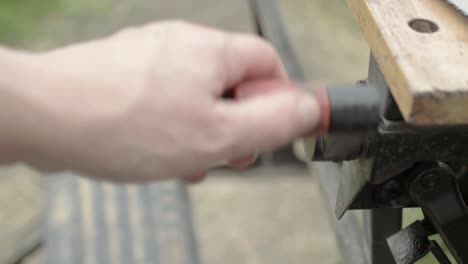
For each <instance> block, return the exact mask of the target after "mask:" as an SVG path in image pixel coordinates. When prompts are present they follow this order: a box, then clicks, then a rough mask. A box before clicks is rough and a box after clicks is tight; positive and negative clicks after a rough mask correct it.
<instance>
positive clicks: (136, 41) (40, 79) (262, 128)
mask: <svg viewBox="0 0 468 264" xmlns="http://www.w3.org/2000/svg"><path fill="white" fill-rule="evenodd" d="M286 80H287V77H286V74H285V71H284V68H283V66H282V63H281V61H280V59H279V57H278V55H277V53H276V52H275V50H274V49H273V48H272V46H271V45H270V44H268V43H267V42H265V41H264V40H261V39H260V38H258V37H255V36H252V35H246V34H235V33H227V32H223V31H219V30H216V29H211V28H207V27H203V26H198V25H193V24H189V23H186V22H180V21H167V22H159V23H153V24H149V25H145V26H141V27H135V28H130V29H125V30H123V31H120V32H118V33H116V34H114V35H111V36H109V37H107V38H103V39H99V40H95V41H89V42H86V43H80V44H75V45H71V46H68V47H64V48H59V49H55V50H51V51H48V52H42V53H27V52H23V51H15V50H11V49H6V48H0V107H1V111H0V124H1V129H0V131H1V132H0V162H2V163H4V164H8V163H14V162H25V163H28V164H30V165H32V166H33V167H36V168H38V169H42V170H45V171H61V170H73V171H77V172H79V173H82V174H84V175H88V176H90V177H95V178H98V179H104V180H112V181H124V182H142V181H152V180H163V179H173V178H183V179H186V180H189V181H190V180H191V181H197V180H200V179H202V178H203V176H204V175H205V174H206V172H207V171H208V170H209V169H212V168H215V167H218V166H220V165H226V164H230V165H231V166H234V167H241V168H242V167H245V166H247V165H249V163H251V162H252V160H253V158H252V157H253V154H254V153H261V152H264V151H269V150H272V149H274V148H276V147H279V146H282V145H284V144H288V143H289V142H291V141H292V140H293V139H295V138H297V137H300V136H302V135H304V134H306V133H310V132H313V131H314V129H315V128H316V126H317V123H318V119H319V109H318V106H317V102H316V101H315V99H314V98H313V97H312V96H310V95H308V94H307V93H305V92H303V91H301V90H298V89H291V88H290V87H287V86H288V85H287V82H286ZM231 88H235V89H238V90H245V91H253V93H254V94H256V95H255V96H246V98H243V99H236V100H226V99H223V98H222V94H223V93H224V92H225V91H226V90H228V89H231ZM255 91H258V92H255ZM265 91H269V92H265Z"/></svg>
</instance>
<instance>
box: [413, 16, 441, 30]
mask: <svg viewBox="0 0 468 264" xmlns="http://www.w3.org/2000/svg"><path fill="white" fill-rule="evenodd" d="M408 25H409V26H410V28H412V29H413V30H415V31H417V32H421V33H434V32H436V31H438V30H439V26H438V25H437V24H436V23H434V22H432V21H430V20H427V19H422V18H417V19H413V20H411V21H410V22H409V23H408Z"/></svg>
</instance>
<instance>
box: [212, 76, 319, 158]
mask: <svg viewBox="0 0 468 264" xmlns="http://www.w3.org/2000/svg"><path fill="white" fill-rule="evenodd" d="M237 90H238V91H250V93H255V92H252V91H260V92H258V93H255V96H249V97H248V98H245V99H243V100H239V101H229V102H224V103H221V105H220V107H221V109H222V110H221V111H222V112H223V115H224V116H225V117H227V119H228V120H230V124H229V126H230V127H229V129H230V130H231V133H230V135H231V136H232V137H235V138H233V139H231V142H234V144H232V146H233V147H232V149H231V151H230V152H231V153H230V154H229V155H230V156H231V155H232V156H231V158H235V157H241V156H243V155H246V154H249V153H256V152H263V151H268V150H271V149H274V148H277V147H279V146H282V145H284V144H287V143H289V142H291V141H292V140H294V139H295V138H297V137H299V136H302V135H305V134H307V133H311V132H313V131H314V130H315V129H316V128H317V126H318V123H319V118H320V113H319V112H320V109H319V105H318V102H317V101H316V99H315V98H314V97H313V96H311V95H309V94H306V93H305V92H303V91H301V90H299V89H297V88H295V87H294V86H292V85H291V84H289V83H285V82H272V81H262V82H250V83H248V84H247V85H243V86H240V87H237Z"/></svg>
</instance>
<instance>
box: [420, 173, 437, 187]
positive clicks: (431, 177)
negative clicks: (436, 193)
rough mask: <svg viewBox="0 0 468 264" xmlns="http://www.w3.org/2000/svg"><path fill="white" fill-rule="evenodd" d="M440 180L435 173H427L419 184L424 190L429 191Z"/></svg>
mask: <svg viewBox="0 0 468 264" xmlns="http://www.w3.org/2000/svg"><path fill="white" fill-rule="evenodd" d="M439 182H440V179H439V175H437V174H435V173H427V174H424V175H423V176H422V177H421V180H420V183H421V186H422V187H423V188H425V189H431V188H434V187H436V186H437V185H439Z"/></svg>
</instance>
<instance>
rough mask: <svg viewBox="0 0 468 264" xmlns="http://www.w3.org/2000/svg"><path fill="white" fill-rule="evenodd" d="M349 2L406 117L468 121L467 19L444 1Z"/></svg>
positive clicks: (427, 122)
mask: <svg viewBox="0 0 468 264" xmlns="http://www.w3.org/2000/svg"><path fill="white" fill-rule="evenodd" d="M347 1H348V5H349V6H350V7H351V9H352V11H353V13H354V16H355V17H356V19H357V21H358V23H359V26H360V28H361V31H362V32H363V34H364V37H365V38H366V40H367V42H368V43H369V46H370V48H371V50H372V53H373V54H374V56H375V58H376V60H377V62H378V64H379V66H380V68H381V70H382V72H383V74H384V76H385V78H386V80H387V83H388V84H389V86H390V89H391V91H392V94H393V95H394V97H395V99H396V101H397V104H398V106H399V108H400V110H401V111H402V114H403V116H404V118H405V119H406V121H408V122H410V123H414V124H419V125H433V124H438V125H441V124H443V125H452V124H468V19H467V18H465V17H463V16H462V15H460V14H458V13H457V12H456V11H455V9H453V8H452V7H450V6H449V5H448V4H447V3H445V1H442V0H378V1H377V0H347ZM414 19H425V20H429V21H432V22H434V23H435V24H436V25H437V27H438V30H437V31H436V32H433V33H424V32H418V31H416V30H414V29H413V28H411V27H410V25H409V23H410V21H412V20H414ZM423 29H427V30H429V28H427V27H426V28H424V25H423Z"/></svg>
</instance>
